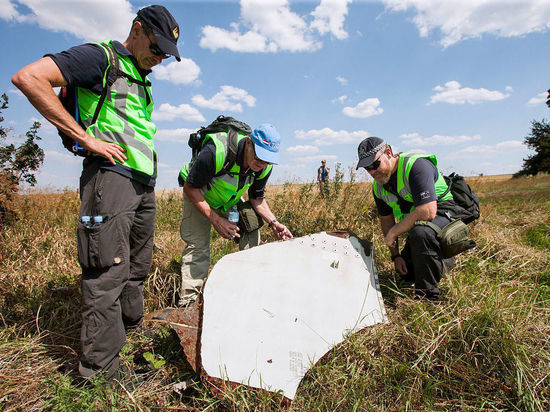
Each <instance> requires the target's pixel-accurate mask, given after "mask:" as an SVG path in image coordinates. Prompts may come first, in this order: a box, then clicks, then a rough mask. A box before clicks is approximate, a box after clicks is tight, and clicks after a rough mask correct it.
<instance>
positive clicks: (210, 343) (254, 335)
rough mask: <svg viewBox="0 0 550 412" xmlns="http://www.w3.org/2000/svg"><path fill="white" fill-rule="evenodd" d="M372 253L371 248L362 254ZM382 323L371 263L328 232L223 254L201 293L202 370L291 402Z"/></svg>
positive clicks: (353, 244) (352, 240) (351, 243)
mask: <svg viewBox="0 0 550 412" xmlns="http://www.w3.org/2000/svg"><path fill="white" fill-rule="evenodd" d="M367 253H369V251H367ZM385 321H386V313H385V309H384V304H383V301H382V295H381V293H380V289H379V286H378V278H377V276H376V270H375V265H374V259H373V256H372V253H371V256H367V255H366V254H365V252H364V251H363V248H362V246H361V245H360V243H359V241H358V239H357V238H356V237H354V236H350V237H349V238H347V239H344V238H340V237H336V236H332V235H329V234H327V233H325V232H321V233H317V234H314V235H310V236H305V237H301V238H296V239H291V240H287V241H284V242H274V243H269V244H265V245H262V246H258V247H255V248H252V249H248V250H244V251H241V252H237V253H232V254H230V255H226V256H224V257H223V258H222V259H220V261H219V262H218V263H217V264H216V265H215V267H214V268H213V269H212V272H211V273H210V276H209V279H208V281H207V282H206V285H205V289H204V314H203V323H202V337H201V345H202V348H201V357H202V365H203V368H204V370H205V372H206V373H207V374H208V375H210V376H213V377H217V378H221V379H228V380H230V381H233V382H238V383H243V384H246V385H249V386H252V387H256V388H263V389H267V390H270V391H277V390H282V391H283V393H284V395H285V396H286V397H287V398H290V399H292V398H293V397H294V395H295V393H296V389H297V388H298V385H299V383H300V381H301V379H302V378H303V376H304V374H305V373H306V372H307V370H308V369H309V368H310V367H311V366H312V365H313V364H314V363H315V362H317V361H318V360H319V359H320V358H321V357H322V356H323V355H324V354H325V353H327V352H328V351H329V350H330V349H331V348H333V347H334V346H335V345H336V344H338V343H339V342H341V341H343V340H344V339H345V337H346V335H348V334H349V333H353V332H355V331H357V330H359V329H362V328H364V327H366V326H369V325H373V324H375V323H379V322H385Z"/></svg>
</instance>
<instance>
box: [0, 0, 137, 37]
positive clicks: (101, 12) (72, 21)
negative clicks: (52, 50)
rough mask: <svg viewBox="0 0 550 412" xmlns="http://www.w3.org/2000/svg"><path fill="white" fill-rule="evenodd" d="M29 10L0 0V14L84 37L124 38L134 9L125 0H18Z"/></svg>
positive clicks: (14, 3) (9, 18)
mask: <svg viewBox="0 0 550 412" xmlns="http://www.w3.org/2000/svg"><path fill="white" fill-rule="evenodd" d="M18 3H20V4H22V5H25V6H27V7H28V8H29V9H30V13H26V14H24V13H23V12H21V11H19V10H18V9H17V3H16V2H14V1H9V0H0V18H2V19H4V20H15V21H17V22H20V23H34V24H37V25H38V26H40V27H42V28H44V29H48V30H53V31H63V32H68V33H70V34H73V35H74V36H76V37H78V38H80V39H83V40H85V41H101V40H105V39H117V40H121V41H122V40H126V38H127V37H128V33H129V32H130V27H131V24H132V20H133V19H134V17H135V13H134V12H133V11H132V5H131V3H130V2H129V1H127V0H78V1H66V0H49V1H44V0H18Z"/></svg>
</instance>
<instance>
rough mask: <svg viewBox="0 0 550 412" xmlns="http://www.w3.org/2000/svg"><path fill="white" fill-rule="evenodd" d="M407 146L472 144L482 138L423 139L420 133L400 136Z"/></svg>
mask: <svg viewBox="0 0 550 412" xmlns="http://www.w3.org/2000/svg"><path fill="white" fill-rule="evenodd" d="M399 137H400V138H401V139H402V140H403V144H405V145H406V146H438V145H454V144H458V143H464V142H471V141H474V140H479V139H481V136H480V135H478V134H476V135H474V136H465V135H463V136H442V135H439V134H434V135H433V136H430V137H423V136H421V135H420V134H418V133H407V134H402V135H401V136H399Z"/></svg>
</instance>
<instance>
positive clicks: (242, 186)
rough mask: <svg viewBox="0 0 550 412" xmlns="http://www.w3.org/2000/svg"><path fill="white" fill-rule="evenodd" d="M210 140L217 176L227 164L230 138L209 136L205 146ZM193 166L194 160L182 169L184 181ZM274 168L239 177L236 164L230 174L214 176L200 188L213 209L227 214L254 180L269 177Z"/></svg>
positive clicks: (218, 135)
mask: <svg viewBox="0 0 550 412" xmlns="http://www.w3.org/2000/svg"><path fill="white" fill-rule="evenodd" d="M244 138H246V135H244V134H240V133H239V135H238V138H237V139H238V140H237V141H238V142H240V141H241V140H242V139H244ZM208 140H212V142H213V143H214V146H215V148H216V155H215V158H216V174H217V173H219V172H220V171H221V170H222V168H223V165H224V164H225V157H226V153H227V149H228V146H229V137H228V135H227V133H226V132H219V133H216V134H213V135H210V134H208V135H206V136H205V138H204V143H203V145H204V144H205V143H206V142H207V141H208ZM192 164H193V160H191V162H189V163H187V164H185V165H184V166H183V167H182V168H181V170H180V175H181V177H182V178H183V180H186V178H187V176H188V175H189V170H190V168H191V167H192ZM272 167H273V166H272V165H269V166H267V167H266V168H265V169H264V170H262V172H261V173H260V175H259V176H255V174H252V175H249V174H247V175H239V172H240V171H241V167H240V166H239V165H238V164H237V163H236V162H235V164H234V165H233V166H232V167H231V169H230V170H229V172H227V173H225V174H223V175H220V176H214V177H213V178H212V180H210V182H208V184H207V185H206V186H203V187H201V188H200V191H201V193H202V195H203V196H204V199H205V200H206V202H207V203H208V205H209V206H210V207H211V208H213V209H220V210H222V211H223V212H227V210H228V209H229V208H230V207H231V206H233V205H234V204H237V202H238V201H239V200H240V198H241V196H242V195H243V194H244V192H246V191H247V190H248V188H249V187H250V186H251V185H252V184H253V183H254V180H255V179H263V178H264V177H265V176H267V174H268V173H269V171H270V170H271V169H272Z"/></svg>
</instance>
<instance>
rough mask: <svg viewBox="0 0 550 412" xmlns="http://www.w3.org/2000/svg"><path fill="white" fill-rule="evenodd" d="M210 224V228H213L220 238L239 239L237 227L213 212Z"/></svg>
mask: <svg viewBox="0 0 550 412" xmlns="http://www.w3.org/2000/svg"><path fill="white" fill-rule="evenodd" d="M210 222H211V223H212V226H214V229H216V232H218V233H219V234H220V236H221V237H223V238H225V239H234V238H237V239H238V238H240V237H241V235H239V226H237V225H234V224H233V223H231V222H229V220H227V219H226V218H223V217H221V216H219V215H218V214H216V213H214V212H213V213H212V215H211V218H210Z"/></svg>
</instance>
